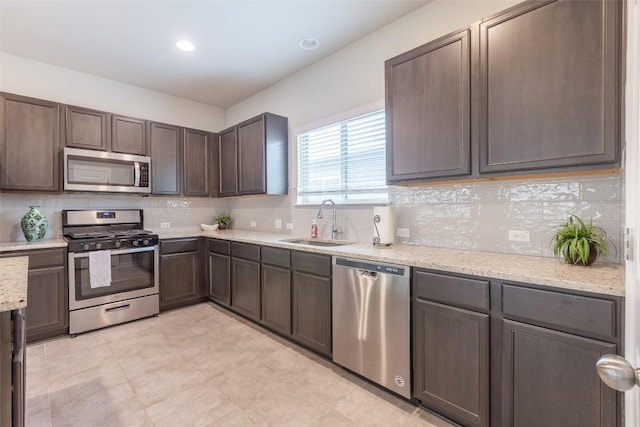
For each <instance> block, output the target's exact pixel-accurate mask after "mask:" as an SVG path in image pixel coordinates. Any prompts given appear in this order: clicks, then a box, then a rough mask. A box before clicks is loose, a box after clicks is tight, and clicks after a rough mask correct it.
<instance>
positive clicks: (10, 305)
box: [0, 256, 29, 312]
mask: <svg viewBox="0 0 640 427" xmlns="http://www.w3.org/2000/svg"><path fill="white" fill-rule="evenodd" d="M28 277H29V257H26V256H17V257H9V258H0V312H4V311H10V310H17V309H19V308H24V307H26V306H27V280H28Z"/></svg>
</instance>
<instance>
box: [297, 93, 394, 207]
mask: <svg viewBox="0 0 640 427" xmlns="http://www.w3.org/2000/svg"><path fill="white" fill-rule="evenodd" d="M384 109H385V104H384V100H379V101H375V102H372V103H369V104H366V105H363V106H360V107H357V108H354V109H351V110H348V111H345V112H343V113H339V114H335V115H333V116H329V117H325V118H323V119H320V120H317V121H313V122H310V123H307V124H305V125H302V126H299V127H297V128H296V129H295V133H294V134H295V135H294V136H295V144H294V147H293V151H294V152H293V158H294V159H295V166H294V168H293V170H294V171H295V172H294V173H295V177H294V179H295V197H296V199H295V204H294V206H301V207H305V206H318V205H319V204H320V201H312V202H301V201H300V193H299V185H300V176H299V173H300V164H299V163H300V161H299V160H300V156H299V152H298V150H299V142H298V138H299V135H300V134H303V133H305V132H309V131H312V130H315V129H320V128H323V127H327V126H331V125H337V124H339V123H341V122H345V121H347V120H351V119H355V118H358V117H360V116H364V115H367V114H370V113H374V112H376V111H379V110H384ZM385 139H386V135H385ZM342 149H344V146H342ZM385 150H386V141H385ZM385 157H386V156H385ZM386 167H387V165H386V159H385V171H386ZM341 173H342V174H344V173H346V172H345V171H344V170H343V171H341ZM385 176H386V173H385ZM386 188H387V192H386V195H385V197H384V198H381V199H372V200H366V199H365V200H352V201H350V200H334V201H335V203H336V205H346V206H358V205H361V206H376V205H382V204H388V203H389V193H388V185H387V186H386ZM352 192H353V193H357V190H355V191H352ZM343 193H344V192H343V191H338V190H335V191H330V192H326V193H324V192H323V194H326V197H324V198H332V195H336V194H343ZM318 194H320V193H318Z"/></svg>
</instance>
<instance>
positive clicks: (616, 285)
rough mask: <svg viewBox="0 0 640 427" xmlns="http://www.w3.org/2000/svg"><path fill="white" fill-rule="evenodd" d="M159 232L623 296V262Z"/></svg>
mask: <svg viewBox="0 0 640 427" xmlns="http://www.w3.org/2000/svg"><path fill="white" fill-rule="evenodd" d="M157 231H158V230H156V232H157ZM159 234H160V238H161V239H171V238H188V237H200V236H202V237H209V238H215V239H221V240H229V241H236V242H243V243H252V244H259V245H264V246H272V247H279V248H284V249H290V250H300V251H304V252H313V253H320V254H325V255H332V256H344V257H350V258H358V259H365V260H370V261H377V262H386V263H391V264H404V265H410V266H412V267H417V268H424V269H430V270H437V271H441V272H444V273H452V274H461V275H469V276H478V277H482V278H487V279H495V280H497V281H504V282H515V283H522V284H531V285H539V286H548V287H552V288H557V289H567V290H574V291H581V292H588V293H594V294H601V295H607V296H615V297H624V296H625V289H624V265H623V264H610V263H596V264H594V265H592V266H590V267H582V266H572V265H567V264H564V263H562V262H561V261H559V260H557V259H555V258H549V257H535V256H528V255H516V254H503V253H494V252H481V251H471V250H458V249H449V248H437V247H426V246H414V245H392V246H391V247H388V248H387V247H374V246H373V245H372V244H366V243H359V242H356V243H353V244H349V245H345V246H335V247H316V246H309V245H304V244H297V243H290V242H284V241H282V240H283V239H291V238H295V237H296V236H291V235H286V234H271V233H263V232H252V231H245V230H224V231H207V232H203V231H193V230H185V231H174V232H171V233H167V232H162V231H160V232H159Z"/></svg>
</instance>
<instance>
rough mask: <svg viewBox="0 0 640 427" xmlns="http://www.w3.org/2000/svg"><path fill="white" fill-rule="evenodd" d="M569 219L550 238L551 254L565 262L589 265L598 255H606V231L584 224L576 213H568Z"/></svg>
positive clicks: (590, 223)
mask: <svg viewBox="0 0 640 427" xmlns="http://www.w3.org/2000/svg"><path fill="white" fill-rule="evenodd" d="M569 215H570V216H569V221H567V222H566V223H565V224H563V225H561V226H560V227H559V228H558V230H557V231H556V233H555V234H554V235H553V238H552V240H551V246H552V248H553V254H554V255H555V256H556V257H557V258H560V257H561V256H562V258H563V259H564V261H565V262H566V263H567V264H573V265H585V266H586V265H591V264H593V262H594V261H595V260H596V259H597V258H598V257H599V256H601V255H602V256H605V255H607V252H608V248H607V240H608V239H607V233H605V231H604V230H603V229H602V228H600V227H596V226H594V225H593V220H590V221H589V224H586V223H585V222H584V221H583V220H582V218H580V217H579V216H577V215H573V214H569Z"/></svg>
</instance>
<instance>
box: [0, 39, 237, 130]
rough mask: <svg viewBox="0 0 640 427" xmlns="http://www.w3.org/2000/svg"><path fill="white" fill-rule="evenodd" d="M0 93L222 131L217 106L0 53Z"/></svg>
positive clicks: (219, 109) (222, 117) (221, 114)
mask: <svg viewBox="0 0 640 427" xmlns="http://www.w3.org/2000/svg"><path fill="white" fill-rule="evenodd" d="M0 90H1V91H3V92H9V93H16V94H19V95H25V96H32V97H34V98H40V99H47V100H50V101H55V102H61V103H63V104H71V105H78V106H81V107H88V108H94V109H96V110H102V111H108V112H110V113H118V114H123V115H126V116H132V117H138V118H141V119H147V120H154V121H158V122H163V123H169V124H173V125H178V126H185V127H191V128H196V129H202V130H208V131H213V132H215V131H218V130H220V129H222V128H223V127H224V115H225V112H224V110H222V109H221V108H218V107H213V106H211V105H206V104H202V103H199V102H194V101H189V100H187V99H182V98H178V97H175V96H171V95H167V94H164V93H159V92H154V91H151V90H147V89H143V88H140V87H136V86H131V85H127V84H124V83H120V82H116V81H113V80H108V79H104V78H102V77H98V76H94V75H91V74H85V73H80V72H78V71H73V70H69V69H67V68H61V67H56V66H54V65H50V64H45V63H43V62H38V61H32V60H30V59H27V58H22V57H19V56H15V55H9V54H6V53H1V52H0Z"/></svg>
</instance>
